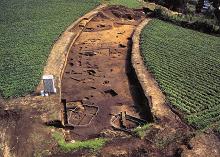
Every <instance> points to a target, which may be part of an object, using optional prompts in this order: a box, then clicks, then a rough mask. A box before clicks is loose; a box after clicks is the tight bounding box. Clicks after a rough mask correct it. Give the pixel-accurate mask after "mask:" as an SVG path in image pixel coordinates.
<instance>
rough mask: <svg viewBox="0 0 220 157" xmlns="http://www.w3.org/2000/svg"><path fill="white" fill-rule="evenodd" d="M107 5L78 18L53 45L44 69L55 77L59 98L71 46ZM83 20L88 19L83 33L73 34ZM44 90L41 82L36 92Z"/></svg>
mask: <svg viewBox="0 0 220 157" xmlns="http://www.w3.org/2000/svg"><path fill="white" fill-rule="evenodd" d="M106 6H107V5H106V4H102V5H99V6H98V7H96V8H95V9H93V10H92V11H90V12H88V13H87V14H85V15H83V16H82V17H80V18H78V19H77V20H76V21H74V22H73V23H72V24H71V25H70V26H68V27H67V29H66V30H65V31H64V32H63V33H62V34H61V35H60V36H59V37H58V39H57V40H56V41H55V43H54V44H53V46H52V48H51V51H50V54H49V57H48V59H47V64H46V66H45V67H44V71H43V74H42V76H43V75H49V74H50V75H53V76H54V78H55V86H56V88H57V90H58V93H59V97H61V93H60V92H61V91H60V89H61V78H62V75H63V70H64V68H65V65H66V61H67V57H68V54H69V51H70V48H71V45H72V44H73V43H74V42H75V41H76V39H77V38H78V37H79V35H80V34H81V32H82V30H83V28H84V27H85V25H86V24H87V23H88V22H89V21H90V20H91V19H92V18H93V17H94V16H95V15H96V14H97V13H98V12H99V11H100V10H101V9H103V8H104V7H106ZM83 19H87V20H86V22H85V23H84V27H83V28H82V29H81V31H79V32H78V31H77V33H76V32H71V29H72V28H74V27H75V26H76V25H77V24H79V23H80V22H81V21H82V20H83ZM42 89H43V81H42V80H41V81H40V83H39V84H38V86H37V88H36V90H35V92H36V93H39V92H40V90H42Z"/></svg>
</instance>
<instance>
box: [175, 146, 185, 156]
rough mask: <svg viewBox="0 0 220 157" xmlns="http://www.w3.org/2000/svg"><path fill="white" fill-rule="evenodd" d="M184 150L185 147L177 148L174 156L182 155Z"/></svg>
mask: <svg viewBox="0 0 220 157" xmlns="http://www.w3.org/2000/svg"><path fill="white" fill-rule="evenodd" d="M182 152H183V148H177V150H176V152H175V154H174V157H181V154H182Z"/></svg>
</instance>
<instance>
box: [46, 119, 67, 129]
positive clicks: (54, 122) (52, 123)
mask: <svg viewBox="0 0 220 157" xmlns="http://www.w3.org/2000/svg"><path fill="white" fill-rule="evenodd" d="M45 125H47V126H53V127H56V128H63V127H64V126H63V125H62V123H61V121H60V120H51V121H48V122H45Z"/></svg>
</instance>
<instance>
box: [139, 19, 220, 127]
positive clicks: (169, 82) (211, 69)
mask: <svg viewBox="0 0 220 157" xmlns="http://www.w3.org/2000/svg"><path fill="white" fill-rule="evenodd" d="M141 49H142V56H143V59H144V62H145V65H146V66H147V67H148V68H149V69H150V71H151V72H152V73H153V74H154V76H155V78H156V80H157V82H158V83H159V85H160V87H161V89H162V90H163V91H164V93H165V94H166V96H167V99H168V100H169V102H170V103H171V105H172V106H173V107H175V108H176V109H178V110H180V111H181V112H182V113H183V115H184V118H185V120H186V121H187V122H188V123H189V124H192V125H194V126H196V127H197V128H198V129H203V128H206V127H211V126H212V124H216V125H218V126H215V127H216V128H218V127H219V124H220V116H219V112H220V95H219V93H220V84H219V82H220V77H219V76H220V68H219V67H220V51H219V50H220V38H219V37H215V36H211V35H208V34H204V33H200V32H196V31H193V30H189V29H185V28H182V27H179V26H175V25H172V24H169V23H166V22H163V21H160V20H153V21H151V22H150V23H149V24H148V25H147V26H146V27H145V29H144V30H143V32H142V35H141Z"/></svg>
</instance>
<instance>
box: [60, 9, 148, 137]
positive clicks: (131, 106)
mask: <svg viewBox="0 0 220 157" xmlns="http://www.w3.org/2000/svg"><path fill="white" fill-rule="evenodd" d="M144 18H145V16H144V13H143V12H141V11H132V10H129V9H126V8H123V7H120V8H119V7H111V8H107V9H103V10H102V11H100V12H99V13H98V14H97V15H96V16H94V17H93V18H92V19H91V20H90V21H89V22H88V23H87V24H86V26H85V27H84V29H83V31H82V33H81V34H80V36H79V37H78V38H77V40H76V41H75V42H74V44H73V45H72V47H71V50H70V52H69V56H68V59H67V64H66V67H65V70H64V75H63V78H62V82H61V85H62V86H61V99H66V101H67V103H68V102H81V103H82V104H87V105H94V106H97V107H98V108H99V111H98V113H97V115H96V116H95V117H94V118H93V120H92V121H91V124H90V125H89V126H87V127H78V126H75V127H74V129H73V130H71V131H70V134H72V137H73V138H79V139H88V138H91V137H95V136H96V134H99V133H100V132H101V131H103V130H105V129H110V128H111V123H110V120H111V118H112V115H116V114H119V113H120V112H124V111H126V113H128V114H129V115H132V116H135V117H137V118H142V119H145V120H150V119H152V115H151V114H149V115H147V113H149V111H147V105H148V104H145V101H142V100H143V97H142V95H141V94H142V93H141V91H140V89H139V86H138V84H137V80H135V77H134V76H135V75H134V74H133V71H132V69H131V63H130V53H129V52H130V51H131V37H132V34H133V32H134V29H135V28H136V27H137V25H138V24H139V23H140V22H141V21H142V20H143V19H144ZM78 27H81V26H80V25H78V26H76V27H74V28H73V29H71V31H74V32H75V31H77V30H78ZM87 117H88V118H89V116H86V117H84V119H86V118H87ZM68 118H69V117H68ZM73 118H74V117H73ZM79 118H80V117H79ZM84 119H83V120H84ZM83 120H82V122H83ZM72 121H73V120H72ZM77 136H78V137H77Z"/></svg>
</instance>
